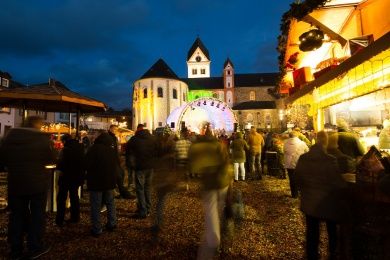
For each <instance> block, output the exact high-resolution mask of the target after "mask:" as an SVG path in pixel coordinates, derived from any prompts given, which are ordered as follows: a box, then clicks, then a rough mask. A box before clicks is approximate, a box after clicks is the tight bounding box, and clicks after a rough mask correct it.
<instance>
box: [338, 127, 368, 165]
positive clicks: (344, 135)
mask: <svg viewBox="0 0 390 260" xmlns="http://www.w3.org/2000/svg"><path fill="white" fill-rule="evenodd" d="M338 138H339V139H338V145H339V149H340V151H341V152H342V153H344V154H346V155H348V156H350V157H352V158H354V159H356V157H358V156H363V155H364V154H365V149H364V147H363V145H362V144H361V143H360V141H359V139H358V138H357V136H356V135H355V134H354V133H351V132H346V131H344V130H341V131H339V132H338Z"/></svg>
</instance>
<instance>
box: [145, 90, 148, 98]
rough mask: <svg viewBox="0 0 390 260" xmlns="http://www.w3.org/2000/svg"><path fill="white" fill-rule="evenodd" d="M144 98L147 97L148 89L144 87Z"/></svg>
mask: <svg viewBox="0 0 390 260" xmlns="http://www.w3.org/2000/svg"><path fill="white" fill-rule="evenodd" d="M144 98H148V89H147V88H144Z"/></svg>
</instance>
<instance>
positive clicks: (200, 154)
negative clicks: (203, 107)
mask: <svg viewBox="0 0 390 260" xmlns="http://www.w3.org/2000/svg"><path fill="white" fill-rule="evenodd" d="M200 129H201V135H200V136H198V138H197V140H196V141H195V142H193V143H192V145H191V147H190V150H189V166H190V167H189V168H190V172H191V173H194V174H198V175H199V176H200V180H201V183H202V188H203V194H202V200H203V207H204V212H205V234H204V238H203V241H202V243H201V246H200V248H199V250H198V256H197V258H198V259H212V258H213V256H215V255H216V253H217V250H218V247H219V245H220V241H221V234H220V232H221V230H220V216H221V215H222V211H223V207H224V205H225V202H226V194H227V190H228V186H229V184H230V183H231V181H232V167H231V165H230V162H229V158H228V157H229V156H228V152H227V150H226V149H224V147H223V145H222V144H221V143H220V142H219V141H218V140H217V139H216V138H215V137H214V136H213V135H212V132H211V129H210V124H208V123H206V124H205V126H204V127H200Z"/></svg>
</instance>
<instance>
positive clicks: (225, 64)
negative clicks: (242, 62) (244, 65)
mask: <svg viewBox="0 0 390 260" xmlns="http://www.w3.org/2000/svg"><path fill="white" fill-rule="evenodd" d="M228 63H230V65H231V66H232V68H234V65H233V62H232V61H231V60H230V58H229V57H228V58H227V59H226V61H225V63H224V64H223V68H226V66H227V65H228Z"/></svg>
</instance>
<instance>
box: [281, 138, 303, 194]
mask: <svg viewBox="0 0 390 260" xmlns="http://www.w3.org/2000/svg"><path fill="white" fill-rule="evenodd" d="M307 151H309V148H308V147H307V145H306V144H305V143H304V142H303V141H301V140H300V139H299V138H298V133H297V132H295V131H292V132H291V133H289V138H288V139H286V140H285V141H284V143H283V154H284V158H283V160H284V167H285V168H286V169H287V174H288V179H289V181H290V190H291V197H293V198H297V197H298V190H297V185H296V180H295V166H296V165H297V162H298V159H299V157H300V156H301V155H302V154H304V153H306V152H307Z"/></svg>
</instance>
